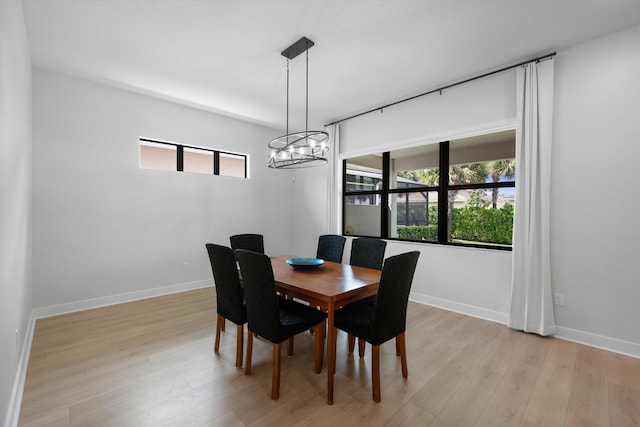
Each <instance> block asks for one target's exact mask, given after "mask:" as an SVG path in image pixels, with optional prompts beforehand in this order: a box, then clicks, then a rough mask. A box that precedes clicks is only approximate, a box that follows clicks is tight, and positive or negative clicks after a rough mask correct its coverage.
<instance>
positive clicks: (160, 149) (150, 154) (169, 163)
mask: <svg viewBox="0 0 640 427" xmlns="http://www.w3.org/2000/svg"><path fill="white" fill-rule="evenodd" d="M176 152H177V150H176V146H175V145H169V144H158V143H155V142H147V141H140V167H141V168H145V169H160V170H169V171H175V170H176V169H177V155H176Z"/></svg>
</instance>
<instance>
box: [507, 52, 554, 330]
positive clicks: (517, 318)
mask: <svg viewBox="0 0 640 427" xmlns="http://www.w3.org/2000/svg"><path fill="white" fill-rule="evenodd" d="M553 64H554V61H553V60H552V59H550V60H546V61H543V62H535V63H529V64H527V65H525V66H523V67H521V68H519V69H518V70H517V89H516V93H517V95H516V121H517V129H516V171H517V174H518V175H517V179H516V202H515V217H514V223H513V267H512V268H513V270H512V280H511V310H510V316H509V326H510V327H512V328H514V329H519V330H522V331H525V332H533V333H536V334H540V335H551V334H554V333H555V332H556V324H555V318H554V314H553V298H552V290H551V265H550V264H551V256H550V226H549V221H550V206H549V203H550V191H551V143H552V129H551V127H552V126H551V125H552V116H553Z"/></svg>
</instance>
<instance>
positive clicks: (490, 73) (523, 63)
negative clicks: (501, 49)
mask: <svg viewBox="0 0 640 427" xmlns="http://www.w3.org/2000/svg"><path fill="white" fill-rule="evenodd" d="M555 55H556V52H552V53H549V54H547V55H543V56H539V57H537V58H533V59H529V60H527V61H522V62H519V63H517V64H514V65H509V66H508V67H504V68H500V69H499V70H495V71H491V72H488V73H485V74H481V75H479V76H475V77H471V78H468V79H466V80H462V81H459V82H455V83H451V84H448V85H446V86H442V87H439V88H437V89H433V90H430V91H428V92H424V93H419V94H418V95H414V96H411V97H409V98H405V99H401V100H399V101H396V102H392V103H390V104H386V105H382V106H380V107H376V108H372V109H371V110H368V111H365V112H363V113H358V114H354V115H353V116H349V117H345V118H344V119H340V120H336V121H335V122H331V123H328V124H326V125H324V127H328V126H331V125H335V124H337V123H341V122H346V121H347V120H351V119H355V118H356V117H360V116H364V115H365V114H369V113H373V112H374V111H381V110H383V109H385V108H389V107H393V106H394V105H397V104H402V103H403V102H407V101H411V100H413V99H416V98H420V97H421V96H425V95H430V94H432V93H436V92H440V93H441V92H442V91H443V90H445V89H451V88H452V87H455V86H459V85H461V84H464V83H469V82H472V81H474V80H479V79H482V78H485V77H489V76H492V75H494V74H498V73H502V72H503V71H507V70H510V69H512V68H517V67H520V66H522V65H525V64H529V63H531V62H540V61H544V60H545V59H549V58H552V57H554V56H555Z"/></svg>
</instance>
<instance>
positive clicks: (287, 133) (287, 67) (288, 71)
mask: <svg viewBox="0 0 640 427" xmlns="http://www.w3.org/2000/svg"><path fill="white" fill-rule="evenodd" d="M288 134H289V59H288V58H287V135H288Z"/></svg>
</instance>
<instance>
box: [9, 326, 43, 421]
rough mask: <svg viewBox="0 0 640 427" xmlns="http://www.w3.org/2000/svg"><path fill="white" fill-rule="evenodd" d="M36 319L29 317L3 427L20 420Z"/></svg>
mask: <svg viewBox="0 0 640 427" xmlns="http://www.w3.org/2000/svg"><path fill="white" fill-rule="evenodd" d="M35 324H36V319H35V318H34V317H33V314H32V315H31V319H29V325H28V326H27V333H26V334H25V336H24V341H23V342H22V351H21V352H20V359H19V360H18V368H17V369H16V377H15V380H14V381H13V389H12V390H11V399H10V400H9V408H8V411H7V417H6V418H5V422H4V425H5V427H17V425H18V419H19V418H20V407H21V406H22V393H23V391H24V381H25V379H26V378H27V368H28V367H29V355H30V354H31V342H32V341H33V329H34V327H35Z"/></svg>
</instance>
